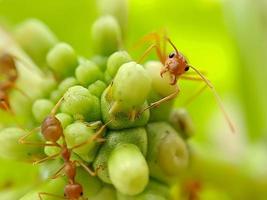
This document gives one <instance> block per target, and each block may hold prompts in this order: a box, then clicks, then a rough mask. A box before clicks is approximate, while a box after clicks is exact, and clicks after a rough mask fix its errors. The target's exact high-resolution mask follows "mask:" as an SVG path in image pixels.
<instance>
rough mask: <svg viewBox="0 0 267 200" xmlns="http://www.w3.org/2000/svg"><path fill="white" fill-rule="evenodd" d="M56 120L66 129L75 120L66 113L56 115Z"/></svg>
mask: <svg viewBox="0 0 267 200" xmlns="http://www.w3.org/2000/svg"><path fill="white" fill-rule="evenodd" d="M56 118H57V119H58V120H59V121H60V123H61V125H62V127H63V128H66V127H67V126H68V125H70V124H71V123H72V122H73V118H72V117H71V116H70V115H68V114H66V113H58V114H56Z"/></svg>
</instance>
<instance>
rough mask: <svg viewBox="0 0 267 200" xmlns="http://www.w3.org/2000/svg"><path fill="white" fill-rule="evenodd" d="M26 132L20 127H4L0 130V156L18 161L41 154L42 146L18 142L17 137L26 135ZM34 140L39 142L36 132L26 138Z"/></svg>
mask: <svg viewBox="0 0 267 200" xmlns="http://www.w3.org/2000/svg"><path fill="white" fill-rule="evenodd" d="M26 134H27V132H26V131H24V130H22V129H20V128H6V129H2V130H1V131H0V144H1V145H0V157H1V158H5V159H14V160H20V161H30V160H33V158H36V157H38V156H42V155H43V154H42V153H41V152H42V148H41V147H38V146H30V145H25V144H19V139H20V138H21V137H22V136H24V135H26ZM27 139H28V140H32V141H34V142H36V141H37V142H38V141H39V142H40V138H39V137H38V135H37V134H35V133H34V134H32V136H31V137H28V138H27Z"/></svg>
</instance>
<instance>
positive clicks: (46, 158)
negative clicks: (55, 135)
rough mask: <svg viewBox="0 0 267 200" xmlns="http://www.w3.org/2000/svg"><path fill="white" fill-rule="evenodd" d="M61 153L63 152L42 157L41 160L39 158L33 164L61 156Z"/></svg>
mask: <svg viewBox="0 0 267 200" xmlns="http://www.w3.org/2000/svg"><path fill="white" fill-rule="evenodd" d="M60 154H61V152H59V153H56V154H53V155H51V156H48V157H45V158H43V159H41V160H37V161H35V162H34V163H33V164H34V165H38V164H40V163H42V162H45V161H47V160H50V159H53V158H55V157H57V156H59V155H60Z"/></svg>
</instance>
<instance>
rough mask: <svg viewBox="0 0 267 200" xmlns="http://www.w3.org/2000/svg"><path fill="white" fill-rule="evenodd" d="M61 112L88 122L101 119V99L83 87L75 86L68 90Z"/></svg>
mask: <svg viewBox="0 0 267 200" xmlns="http://www.w3.org/2000/svg"><path fill="white" fill-rule="evenodd" d="M61 110H62V112H65V113H68V114H71V115H73V116H74V118H76V117H78V118H80V117H83V118H84V119H86V120H87V121H95V120H99V119H100V102H99V99H98V98H97V97H95V96H93V95H91V94H90V92H89V91H88V89H86V88H84V87H82V86H73V87H71V88H69V89H68V91H67V92H66V93H65V94H64V100H63V101H62V104H61Z"/></svg>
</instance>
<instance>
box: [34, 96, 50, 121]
mask: <svg viewBox="0 0 267 200" xmlns="http://www.w3.org/2000/svg"><path fill="white" fill-rule="evenodd" d="M54 106H55V105H54V103H53V102H52V101H50V100H48V99H38V100H36V101H35V102H34V103H33V106H32V113H33V116H34V118H35V120H36V121H37V122H38V123H41V122H42V121H43V120H44V119H45V118H46V117H47V116H48V115H49V114H50V113H51V111H52V109H53V107H54Z"/></svg>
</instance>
